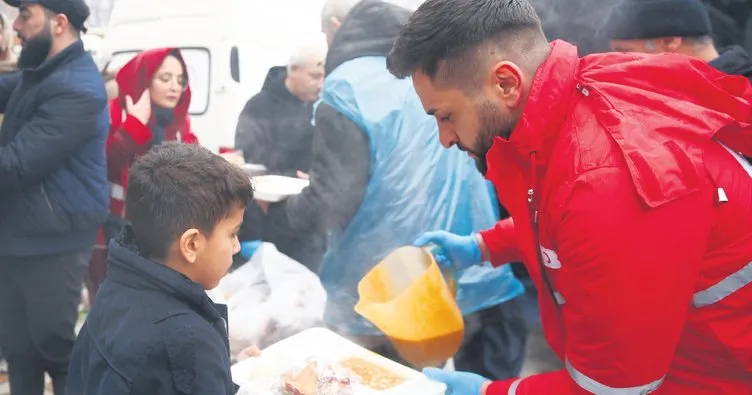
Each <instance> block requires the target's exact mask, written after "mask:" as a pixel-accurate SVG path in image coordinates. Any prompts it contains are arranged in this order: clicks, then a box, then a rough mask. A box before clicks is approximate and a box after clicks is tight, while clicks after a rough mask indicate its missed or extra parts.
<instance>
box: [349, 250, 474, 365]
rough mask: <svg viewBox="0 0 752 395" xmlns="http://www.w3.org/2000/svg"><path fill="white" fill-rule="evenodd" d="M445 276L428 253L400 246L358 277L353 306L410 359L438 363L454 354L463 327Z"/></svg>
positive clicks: (411, 361) (401, 353) (449, 278)
mask: <svg viewBox="0 0 752 395" xmlns="http://www.w3.org/2000/svg"><path fill="white" fill-rule="evenodd" d="M446 277H447V280H448V281H449V284H447V281H446V280H445V275H444V274H442V271H441V269H440V268H439V265H438V264H436V261H435V260H434V258H433V255H431V253H430V252H428V251H426V250H424V249H422V248H418V247H402V248H399V249H397V250H395V251H394V252H393V253H391V254H389V256H387V257H386V258H385V259H384V260H383V261H381V262H380V263H379V264H378V265H376V267H375V268H373V270H371V271H370V272H369V273H368V274H367V275H366V276H365V277H364V278H363V279H362V280H361V281H360V283H359V284H358V293H359V295H360V300H359V301H358V304H357V305H356V306H355V311H356V312H357V313H358V314H360V315H362V316H363V317H365V318H366V319H367V320H369V321H370V322H371V323H373V324H374V325H375V326H376V327H377V328H379V329H380V330H381V331H382V332H384V334H385V335H386V336H387V338H389V340H390V341H391V342H392V344H393V345H394V347H395V348H396V349H397V352H398V353H399V354H400V356H401V357H402V358H403V359H405V360H406V361H407V362H409V363H410V364H412V365H414V366H416V367H418V368H423V367H428V366H439V365H441V364H442V363H444V362H445V361H446V360H447V359H449V358H451V357H452V356H453V355H454V354H455V353H457V350H459V348H460V346H461V345H462V341H463V337H464V332H465V324H464V321H463V320H462V313H461V312H460V309H459V307H458V306H457V302H456V301H455V296H456V295H455V294H456V292H455V285H454V284H455V283H454V280H453V277H452V276H450V275H447V276H446Z"/></svg>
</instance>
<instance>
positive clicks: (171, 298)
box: [66, 143, 253, 395]
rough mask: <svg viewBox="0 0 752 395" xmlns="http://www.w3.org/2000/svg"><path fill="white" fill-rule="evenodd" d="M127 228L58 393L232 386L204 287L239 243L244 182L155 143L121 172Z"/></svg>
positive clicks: (207, 156) (224, 167) (194, 155)
mask: <svg viewBox="0 0 752 395" xmlns="http://www.w3.org/2000/svg"><path fill="white" fill-rule="evenodd" d="M128 187H129V188H128V192H127V195H126V213H127V219H128V220H129V221H130V226H127V227H126V228H125V230H124V231H123V234H122V235H121V236H120V239H119V240H117V241H114V242H113V243H112V244H111V246H110V254H109V257H108V262H107V264H108V267H107V279H106V280H105V281H104V283H103V285H102V288H101V290H100V293H99V294H98V295H97V300H96V302H95V303H94V306H93V308H92V310H91V312H90V313H89V316H88V319H87V321H86V323H85V324H84V326H83V328H82V329H81V333H80V334H79V337H78V340H77V341H76V345H75V347H74V351H73V356H72V359H71V365H70V372H69V378H68V387H67V391H66V392H67V393H68V394H72V395H95V394H96V395H121V394H159V395H169V394H186V395H190V394H201V395H227V394H234V393H235V391H236V387H235V386H234V384H233V382H232V379H231V377H230V354H229V345H228V336H227V308H226V307H225V306H224V305H217V304H214V303H213V302H212V301H211V299H209V297H208V296H207V295H206V292H204V291H205V290H207V289H211V288H214V287H216V286H217V284H218V283H219V280H220V279H221V278H222V277H223V276H224V275H225V274H226V273H227V271H228V270H229V268H230V266H231V265H232V256H233V255H234V254H236V253H237V252H238V251H239V250H240V244H239V242H238V239H237V236H236V234H237V232H238V229H239V228H240V224H241V222H242V221H243V211H244V208H245V206H246V204H247V203H248V202H249V201H251V200H252V199H253V188H252V186H251V182H250V180H249V178H248V177H247V176H246V175H245V174H244V173H243V171H242V170H241V169H240V168H238V167H236V166H234V165H232V164H230V163H229V162H227V161H226V160H224V159H222V158H221V157H219V156H217V155H214V154H212V153H211V152H209V151H208V150H206V149H204V148H201V147H199V146H197V145H186V144H180V143H165V144H163V145H160V146H157V147H154V148H153V149H152V150H151V151H150V152H149V153H147V154H145V155H144V156H142V157H140V158H138V159H137V160H136V161H135V162H134V164H133V166H132V167H131V169H130V171H129V172H128Z"/></svg>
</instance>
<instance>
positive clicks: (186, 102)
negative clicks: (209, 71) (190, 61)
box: [115, 47, 191, 131]
mask: <svg viewBox="0 0 752 395" xmlns="http://www.w3.org/2000/svg"><path fill="white" fill-rule="evenodd" d="M168 55H174V56H176V57H177V58H178V60H179V61H180V63H181V64H182V65H183V73H185V74H186V76H187V75H188V68H187V67H186V65H185V61H184V60H183V57H182V55H181V54H180V51H179V50H177V49H175V48H169V47H168V48H155V49H150V50H146V51H143V52H141V53H139V54H138V55H136V57H134V58H133V59H131V60H130V61H129V62H128V63H126V64H125V66H123V67H122V68H121V69H120V70H119V71H118V73H117V76H116V77H115V80H116V81H117V84H118V99H117V101H116V103H117V104H118V105H119V107H120V108H121V109H124V108H125V97H126V96H130V97H131V99H133V102H136V101H138V99H139V98H140V97H141V95H142V94H143V93H144V91H145V90H146V89H148V88H149V84H151V81H152V79H153V78H154V74H156V73H157V70H158V69H159V67H160V66H161V65H162V62H164V60H165V58H166V57H167V56H168ZM189 81H190V79H189ZM190 104H191V88H190V86H188V87H186V89H185V92H183V95H182V97H181V98H180V101H179V102H178V105H177V106H176V107H175V117H174V121H173V124H172V125H170V127H168V130H171V131H172V130H177V129H178V128H180V126H181V125H183V124H185V120H186V119H187V116H188V107H189V106H190Z"/></svg>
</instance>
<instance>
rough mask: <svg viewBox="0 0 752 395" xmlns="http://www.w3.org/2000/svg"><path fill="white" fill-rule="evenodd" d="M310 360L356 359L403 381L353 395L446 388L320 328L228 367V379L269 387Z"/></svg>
mask: <svg viewBox="0 0 752 395" xmlns="http://www.w3.org/2000/svg"><path fill="white" fill-rule="evenodd" d="M311 357H320V358H324V359H327V360H331V361H342V360H345V359H348V358H360V359H362V360H364V361H366V362H370V363H372V364H374V365H376V366H379V367H382V368H384V369H387V370H389V371H391V372H394V373H396V374H398V375H400V376H402V377H404V378H406V379H407V382H405V383H404V384H402V385H399V386H397V387H394V388H391V389H389V390H385V391H376V390H372V389H369V388H365V387H362V386H358V387H357V388H356V389H355V393H356V394H357V395H416V394H420V395H444V393H445V391H446V386H445V385H444V384H441V383H437V382H433V381H430V380H429V379H428V378H426V377H425V376H424V375H423V374H422V373H420V372H418V371H416V370H413V369H410V368H408V367H406V366H404V365H400V364H398V363H396V362H394V361H392V360H390V359H387V358H384V357H382V356H381V355H378V354H376V353H374V352H372V351H369V350H366V349H365V348H363V347H360V346H358V345H357V344H355V343H353V342H351V341H349V340H347V339H345V338H343V337H341V336H339V335H337V334H336V333H334V332H332V331H330V330H327V329H324V328H312V329H308V330H305V331H303V332H300V333H298V334H297V335H295V336H292V337H289V338H287V339H285V340H282V341H280V342H278V343H276V344H273V345H271V346H269V347H267V348H266V349H265V350H263V352H262V355H261V356H260V357H257V358H251V359H246V360H244V361H242V362H238V363H237V364H235V365H234V366H233V367H232V378H233V381H235V383H236V384H238V385H239V386H241V387H243V386H253V387H254V388H270V387H271V386H272V385H273V384H274V382H275V380H276V379H277V378H279V377H281V376H282V375H283V374H284V373H286V372H287V371H288V370H290V369H291V368H294V367H295V366H299V365H300V364H301V363H303V362H305V361H306V360H307V359H309V358H311Z"/></svg>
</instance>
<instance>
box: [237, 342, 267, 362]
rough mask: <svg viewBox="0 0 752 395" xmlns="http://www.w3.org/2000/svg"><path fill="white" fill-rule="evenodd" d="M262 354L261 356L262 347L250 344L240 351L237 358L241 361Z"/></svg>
mask: <svg viewBox="0 0 752 395" xmlns="http://www.w3.org/2000/svg"><path fill="white" fill-rule="evenodd" d="M260 356H261V349H259V348H258V347H256V346H250V347H246V348H244V349H243V350H242V351H241V352H239V353H238V355H237V357H235V359H236V360H237V361H238V362H240V361H243V360H246V359H248V358H254V357H260Z"/></svg>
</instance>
